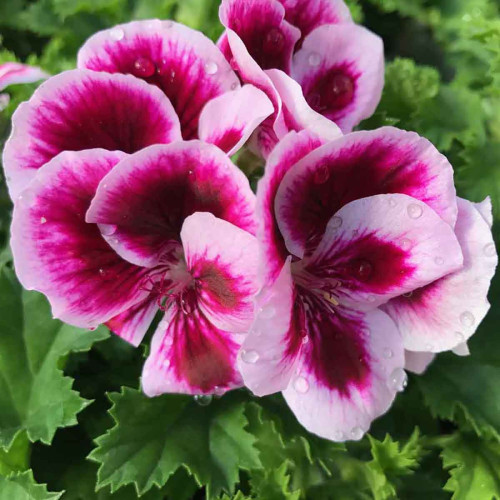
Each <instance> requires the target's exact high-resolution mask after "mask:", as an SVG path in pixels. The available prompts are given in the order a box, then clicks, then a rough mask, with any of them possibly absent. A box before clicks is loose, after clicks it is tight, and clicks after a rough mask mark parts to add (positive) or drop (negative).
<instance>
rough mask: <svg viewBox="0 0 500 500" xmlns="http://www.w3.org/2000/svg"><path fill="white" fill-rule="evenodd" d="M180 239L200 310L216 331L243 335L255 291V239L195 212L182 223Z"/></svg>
mask: <svg viewBox="0 0 500 500" xmlns="http://www.w3.org/2000/svg"><path fill="white" fill-rule="evenodd" d="M181 240H182V246H183V248H184V257H185V259H186V265H187V269H188V271H189V273H190V274H191V276H192V277H193V278H194V280H195V283H196V291H197V294H198V304H199V307H200V311H201V312H202V313H203V314H204V315H205V316H206V318H207V319H208V320H209V321H210V322H211V323H212V324H214V325H215V326H216V327H217V328H220V329H222V330H225V331H229V332H237V333H246V332H247V331H248V329H249V328H250V325H251V323H252V321H253V318H254V296H255V294H256V293H257V289H258V283H257V266H258V263H259V257H260V255H259V246H258V243H257V239H256V238H255V237H254V236H252V235H251V234H250V233H248V232H247V231H244V230H243V229H240V228H239V227H236V226H234V225H233V224H230V223H229V222H226V221H224V220H222V219H217V218H216V217H214V216H213V215H212V214H210V213H204V212H197V213H195V214H193V215H191V216H189V217H188V218H187V219H186V221H185V222H184V225H183V226H182V231H181Z"/></svg>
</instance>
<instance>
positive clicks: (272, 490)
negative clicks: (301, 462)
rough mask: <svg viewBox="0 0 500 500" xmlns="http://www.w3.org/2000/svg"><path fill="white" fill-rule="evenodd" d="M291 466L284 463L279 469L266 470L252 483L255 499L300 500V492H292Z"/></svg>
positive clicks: (252, 480) (286, 462)
mask: <svg viewBox="0 0 500 500" xmlns="http://www.w3.org/2000/svg"><path fill="white" fill-rule="evenodd" d="M290 465H293V464H290V463H289V462H288V461H285V462H283V464H281V466H280V467H278V468H277V469H271V470H265V471H263V473H262V475H261V476H260V477H258V478H257V477H255V476H254V477H253V478H252V479H251V481H250V483H251V485H252V493H253V494H254V496H255V498H265V499H266V500H298V499H299V498H300V490H295V491H290V484H289V483H290Z"/></svg>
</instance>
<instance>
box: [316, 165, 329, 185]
mask: <svg viewBox="0 0 500 500" xmlns="http://www.w3.org/2000/svg"><path fill="white" fill-rule="evenodd" d="M329 178H330V169H329V168H328V166H327V165H320V166H319V167H318V169H317V170H316V171H315V172H314V182H315V183H316V184H324V183H325V182H326V181H327V180H328V179H329Z"/></svg>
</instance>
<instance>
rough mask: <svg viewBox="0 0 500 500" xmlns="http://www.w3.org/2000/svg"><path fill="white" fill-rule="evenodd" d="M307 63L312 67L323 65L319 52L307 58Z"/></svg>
mask: <svg viewBox="0 0 500 500" xmlns="http://www.w3.org/2000/svg"><path fill="white" fill-rule="evenodd" d="M307 62H308V63H309V65H310V66H313V67H316V66H319V65H320V63H321V56H320V55H319V54H318V53H317V52H311V53H310V54H309V57H308V58H307Z"/></svg>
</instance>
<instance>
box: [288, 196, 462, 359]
mask: <svg viewBox="0 0 500 500" xmlns="http://www.w3.org/2000/svg"><path fill="white" fill-rule="evenodd" d="M462 262H463V257H462V252H461V249H460V244H459V242H458V240H457V238H456V236H455V233H454V232H453V229H452V228H451V227H450V226H449V225H448V224H446V222H444V221H443V220H442V219H441V218H440V217H439V216H438V215H437V214H436V212H434V211H433V210H431V209H430V208H429V207H428V206H427V205H426V204H425V203H422V202H419V201H418V200H415V199H414V198H410V197H409V196H406V195H404V194H390V195H389V194H381V195H376V196H371V197H369V198H363V199H361V200H356V201H352V202H351V203H349V204H347V205H345V206H344V207H342V208H341V209H340V210H339V211H338V212H337V213H336V214H335V215H334V216H333V217H332V218H331V220H330V222H329V223H328V225H327V227H326V231H325V234H324V236H323V238H322V240H321V242H320V243H319V245H318V246H317V248H316V250H315V251H314V253H313V254H312V255H311V256H306V257H305V258H304V259H303V260H302V261H299V262H297V263H296V264H294V266H295V268H296V269H297V271H296V273H297V274H299V273H300V277H301V280H303V281H304V282H306V283H309V282H310V287H311V288H315V289H320V290H322V291H323V294H329V296H331V299H330V300H331V301H332V302H339V303H340V304H342V305H345V306H346V307H353V308H354V309H359V308H367V307H368V308H373V307H378V306H379V305H381V304H384V303H385V302H387V301H388V300H389V299H392V298H394V297H397V296H399V295H401V294H405V293H409V292H411V291H412V290H414V289H416V288H419V287H422V286H424V285H427V284H429V283H431V282H433V281H434V280H436V279H438V278H441V277H442V276H445V275H447V274H449V273H451V272H453V271H456V270H457V269H460V268H461V267H462ZM413 350H417V349H413Z"/></svg>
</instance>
